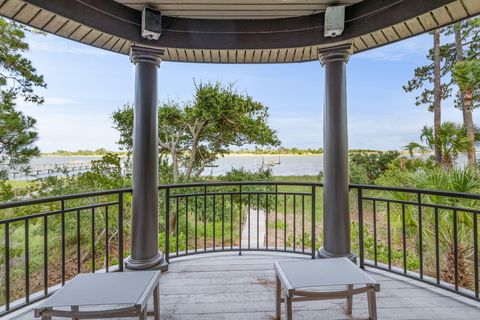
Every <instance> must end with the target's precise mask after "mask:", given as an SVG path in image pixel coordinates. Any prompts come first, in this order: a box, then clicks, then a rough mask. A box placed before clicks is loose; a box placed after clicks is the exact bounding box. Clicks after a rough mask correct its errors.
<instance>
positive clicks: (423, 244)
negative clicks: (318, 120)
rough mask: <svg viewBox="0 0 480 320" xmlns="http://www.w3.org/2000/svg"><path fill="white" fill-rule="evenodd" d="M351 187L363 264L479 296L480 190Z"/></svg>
mask: <svg viewBox="0 0 480 320" xmlns="http://www.w3.org/2000/svg"><path fill="white" fill-rule="evenodd" d="M351 188H352V189H355V190H356V194H357V199H358V217H359V252H360V264H361V266H363V265H366V266H368V267H374V268H379V269H382V270H386V271H389V272H394V273H396V274H401V275H404V276H407V277H409V278H412V279H416V280H419V281H422V282H426V283H429V284H432V285H435V286H438V287H441V288H443V289H446V290H448V291H451V292H454V293H457V294H460V295H462V296H465V297H468V298H473V299H476V300H477V301H478V300H479V260H478V259H479V257H478V236H479V234H478V217H479V214H480V195H479V194H467V193H459V192H445V191H435V190H420V189H407V188H394V187H382V186H366V185H356V186H351ZM367 208H368V209H367ZM367 242H368V244H366V243H367Z"/></svg>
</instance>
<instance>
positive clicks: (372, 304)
mask: <svg viewBox="0 0 480 320" xmlns="http://www.w3.org/2000/svg"><path fill="white" fill-rule="evenodd" d="M367 295H368V316H369V318H370V319H371V320H377V301H376V297H375V295H376V293H375V289H374V288H372V289H371V290H369V291H368V293H367Z"/></svg>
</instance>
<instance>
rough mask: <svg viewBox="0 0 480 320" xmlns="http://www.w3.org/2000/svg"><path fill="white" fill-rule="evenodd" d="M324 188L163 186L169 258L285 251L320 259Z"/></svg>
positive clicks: (227, 184)
mask: <svg viewBox="0 0 480 320" xmlns="http://www.w3.org/2000/svg"><path fill="white" fill-rule="evenodd" d="M319 187H321V185H320V184H316V183H311V184H309V183H295V182H212V183H208V184H183V185H168V186H162V189H165V197H166V200H165V212H169V213H170V214H167V215H166V216H165V239H166V241H165V250H164V251H165V256H166V258H167V260H169V259H170V258H175V257H180V256H185V255H191V254H199V253H207V252H216V251H238V252H239V253H240V254H241V253H242V251H281V252H295V253H301V254H306V255H311V256H312V257H315V254H316V249H315V245H314V244H315V241H316V230H317V229H316V227H315V210H316V208H315V205H316V200H315V199H316V198H317V196H316V193H317V192H318V191H319ZM260 217H262V220H260ZM261 230H262V231H261ZM252 233H255V234H252ZM242 242H243V243H242ZM312 244H313V245H312Z"/></svg>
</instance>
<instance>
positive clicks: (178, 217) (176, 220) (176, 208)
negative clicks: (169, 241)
mask: <svg viewBox="0 0 480 320" xmlns="http://www.w3.org/2000/svg"><path fill="white" fill-rule="evenodd" d="M178 202H179V198H178V196H177V197H175V217H176V218H175V252H176V254H177V257H178V220H180V215H179V212H178Z"/></svg>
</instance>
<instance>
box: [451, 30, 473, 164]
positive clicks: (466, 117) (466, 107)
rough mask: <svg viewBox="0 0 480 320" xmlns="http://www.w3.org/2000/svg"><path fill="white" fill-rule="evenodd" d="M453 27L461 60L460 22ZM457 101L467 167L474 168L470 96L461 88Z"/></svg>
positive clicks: (460, 59) (458, 58) (462, 57)
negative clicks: (467, 144) (465, 147)
mask: <svg viewBox="0 0 480 320" xmlns="http://www.w3.org/2000/svg"><path fill="white" fill-rule="evenodd" d="M454 29H455V50H456V61H457V62H459V61H463V60H464V58H465V57H464V56H463V47H462V34H461V24H460V23H456V24H455V26H454ZM458 96H459V103H460V105H461V108H462V114H463V124H464V125H465V128H466V129H467V138H468V142H469V150H468V151H467V159H468V167H470V168H473V169H475V168H476V166H477V157H476V154H475V126H474V124H473V115H472V100H471V99H470V97H467V96H466V95H465V92H463V91H462V90H460V91H459V93H458Z"/></svg>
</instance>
